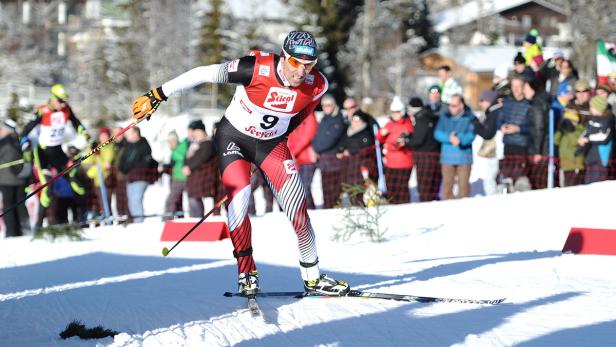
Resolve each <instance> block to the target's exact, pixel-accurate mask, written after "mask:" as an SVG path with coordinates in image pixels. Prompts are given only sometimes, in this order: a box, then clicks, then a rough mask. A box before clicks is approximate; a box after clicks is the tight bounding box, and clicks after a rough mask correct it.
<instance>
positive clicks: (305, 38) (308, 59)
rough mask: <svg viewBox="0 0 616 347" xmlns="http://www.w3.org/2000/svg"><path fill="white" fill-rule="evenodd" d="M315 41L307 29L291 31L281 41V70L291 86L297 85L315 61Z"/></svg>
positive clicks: (316, 49)
mask: <svg viewBox="0 0 616 347" xmlns="http://www.w3.org/2000/svg"><path fill="white" fill-rule="evenodd" d="M317 51H318V47H317V41H316V40H315V39H314V36H313V35H312V34H311V33H309V32H307V31H291V32H290V33H289V35H287V37H286V38H285V39H284V42H283V43H282V54H281V58H283V64H282V70H283V72H284V74H285V77H286V78H287V80H288V81H289V83H290V84H291V85H292V86H293V87H297V86H299V85H300V84H301V83H302V82H303V81H304V79H305V78H306V75H307V74H308V72H310V70H312V68H313V67H314V66H315V65H316V63H317Z"/></svg>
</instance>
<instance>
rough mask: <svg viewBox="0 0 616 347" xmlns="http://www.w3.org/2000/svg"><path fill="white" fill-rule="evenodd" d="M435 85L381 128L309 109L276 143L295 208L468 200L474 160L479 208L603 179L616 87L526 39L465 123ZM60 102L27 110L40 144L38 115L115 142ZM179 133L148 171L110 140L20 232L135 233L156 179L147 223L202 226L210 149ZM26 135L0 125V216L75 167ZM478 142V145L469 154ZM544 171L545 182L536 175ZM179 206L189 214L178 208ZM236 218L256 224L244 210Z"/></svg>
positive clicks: (446, 84) (42, 198) (449, 81)
mask: <svg viewBox="0 0 616 347" xmlns="http://www.w3.org/2000/svg"><path fill="white" fill-rule="evenodd" d="M437 74H438V78H439V83H437V84H434V85H431V86H430V87H429V88H428V89H427V90H426V92H425V94H424V95H415V96H412V97H411V98H410V99H409V100H408V102H405V101H403V100H402V99H401V98H400V97H398V96H395V97H393V98H392V100H391V103H390V107H389V114H388V117H387V120H386V121H381V122H380V123H381V124H379V122H377V119H376V118H375V117H373V116H372V115H370V114H368V113H367V112H366V111H365V109H363V108H362V105H361V103H360V100H359V99H358V98H355V97H346V98H345V99H343V100H336V99H335V98H334V97H333V95H331V94H325V95H324V96H323V97H322V99H321V104H320V112H317V114H316V115H315V114H311V115H310V116H309V117H308V118H307V119H306V120H305V121H304V122H303V123H302V124H301V125H300V126H299V127H298V128H297V129H296V130H295V131H294V132H293V133H291V134H288V144H289V149H290V150H291V154H292V155H293V157H294V158H295V164H296V166H297V167H298V169H299V171H300V176H301V178H302V181H303V184H304V188H305V191H306V195H307V207H308V208H310V209H315V208H333V207H335V206H337V205H339V204H340V203H341V201H343V200H344V196H345V185H361V186H363V187H366V188H368V187H376V186H377V182H379V178H380V179H381V181H383V183H384V184H383V185H382V186H381V185H380V184H379V185H378V186H379V188H380V190H381V194H382V197H383V198H385V199H386V201H387V202H388V203H391V204H403V203H409V202H410V201H411V194H410V192H411V191H410V188H409V181H410V179H411V176H412V175H413V174H414V175H415V177H416V182H417V195H418V199H419V201H422V202H424V201H435V200H440V199H453V198H464V197H468V196H470V191H471V189H470V177H471V169H472V168H473V159H474V158H476V157H475V155H478V156H479V157H482V158H485V159H486V163H487V165H485V166H483V167H482V169H483V170H485V171H486V172H484V173H483V174H482V175H481V177H482V178H483V190H484V193H485V194H496V193H502V192H514V191H525V190H530V189H543V188H547V187H550V186H560V187H568V186H574V185H579V184H586V183H592V182H597V181H602V180H608V179H615V178H616V161H615V160H614V131H615V125H614V124H615V114H614V112H613V110H614V107H616V74H614V73H612V74H611V75H610V76H608V79H607V81H606V82H605V83H599V82H596V83H595V82H593V83H591V81H589V80H588V79H584V78H580V76H579V75H578V73H577V71H576V69H575V65H574V63H573V62H572V61H571V60H569V59H567V58H566V57H565V54H564V53H563V52H561V51H556V52H554V53H553V54H552V56H550V57H544V55H543V53H542V49H541V47H540V45H538V43H537V38H536V36H533V35H530V34H529V35H528V37H527V38H526V42H525V44H524V47H523V48H522V51H521V52H519V53H518V54H516V55H515V56H514V57H512V60H511V64H510V65H509V64H508V66H505V65H503V66H500V67H499V68H497V69H496V70H495V71H494V79H493V82H494V85H493V87H492V88H489V89H486V90H483V91H482V92H481V94H480V98H479V109H478V110H476V111H473V110H471V108H470V107H469V105H468V104H467V102H466V101H465V100H464V97H463V95H464V88H463V85H462V84H460V83H459V82H458V80H456V78H455V77H454V73H453V71H452V69H451V67H450V66H447V65H443V66H441V67H440V68H439V69H438V72H437ZM602 82H603V81H602ZM54 87H56V86H54ZM67 99H68V95H67V94H66V93H65V92H63V91H62V93H58V88H56V90H55V91H54V89H53V88H52V96H51V98H50V102H49V105H45V106H44V107H43V108H39V109H38V110H37V117H38V118H37V119H38V122H39V124H40V125H41V134H42V133H43V132H44V131H46V130H43V129H44V128H45V124H46V123H45V122H46V118H45V117H47V116H46V115H49V117H51V119H55V118H54V117H60V116H61V117H64V118H62V119H63V123H62V127H59V126H57V125H54V126H52V127H51V131H52V133H53V132H54V131H55V132H57V131H60V130H61V131H62V132H63V131H64V130H63V127H64V126H65V124H66V125H69V120H70V123H72V125H73V126H74V127H75V129H76V130H78V133H80V134H83V135H84V136H85V137H86V140H87V141H88V142H89V143H90V145H91V148H95V147H96V146H97V145H98V144H101V143H106V142H107V141H108V140H109V139H110V137H111V136H112V135H113V134H119V133H121V132H122V130H123V128H115V129H113V130H112V129H109V128H107V127H105V126H102V127H99V128H98V129H96V130H95V132H96V134H97V136H96V138H89V136H88V135H87V134H88V132H87V131H85V128H83V130H84V131H81V130H80V129H78V128H79V127H82V125H81V123H79V121H78V120H76V118H75V116H74V114H73V113H72V110H70V106H68V102H67ZM52 100H53V102H52ZM338 101H341V102H340V103H339V102H338ZM46 112H47V113H46ZM65 116H66V117H65ZM53 124H57V122H56V123H53ZM187 128H188V129H187V134H188V136H187V138H180V137H179V136H178V134H177V133H176V132H175V131H172V132H170V133H169V134H168V136H167V144H168V148H169V151H170V152H171V154H170V156H169V158H170V160H169V161H168V162H165V163H159V162H157V161H156V160H154V159H153V157H152V150H151V147H150V144H149V143H148V141H147V139H146V138H144V137H142V136H141V133H140V130H139V128H138V127H137V126H134V127H132V128H130V129H129V130H128V131H126V132H125V133H122V134H121V135H119V136H117V138H116V139H115V141H114V142H111V143H109V144H108V145H106V146H104V147H103V148H102V150H101V151H99V152H97V153H95V154H94V155H92V156H90V157H88V158H87V159H86V160H84V161H83V162H81V163H80V165H77V166H75V167H74V168H72V169H71V170H70V171H68V173H67V174H66V175H64V177H62V178H61V179H58V180H56V181H54V182H53V184H51V185H49V186H48V187H46V188H45V189H43V190H42V191H41V192H40V193H39V194H38V198H39V208H38V215H37V216H36V217H35V218H32V219H34V220H36V221H35V223H33V227H34V228H40V227H42V226H43V225H44V223H45V220H46V221H47V224H50V225H52V224H64V223H69V220H70V221H72V222H85V221H87V220H89V219H92V218H96V217H99V216H100V217H101V218H105V217H106V218H109V216H111V215H116V216H125V218H127V219H128V220H130V221H132V222H135V223H139V222H141V221H143V219H144V218H145V217H147V216H146V215H145V213H144V207H143V198H144V194H145V192H146V190H147V188H148V186H149V185H151V184H153V183H154V182H156V181H158V180H159V179H160V178H161V176H162V175H169V182H170V183H169V195H168V196H167V198H166V200H165V205H164V206H165V210H164V213H161V214H160V215H159V216H160V217H161V218H163V219H166V220H167V219H174V218H178V217H182V216H184V214H185V211H187V213H188V215H189V216H191V217H201V216H202V215H203V214H204V212H205V211H204V204H203V198H212V199H214V201H218V200H219V199H221V198H222V196H223V188H222V186H221V182H220V179H219V173H218V158H217V156H216V150H217V149H216V148H214V145H213V143H212V135H213V134H208V132H207V131H206V127H205V125H204V123H203V122H202V121H201V120H194V121H192V122H190V123H189V124H188V125H187ZM20 130H21V131H20ZM26 130H27V131H26ZM31 130H32V129H31V127H30V128H29V127H28V125H27V126H26V127H24V129H18V126H17V124H16V123H15V122H14V121H12V120H10V119H7V120H5V121H4V122H2V124H1V127H0V191H1V192H2V198H3V206H4V209H7V208H9V207H11V206H13V205H15V204H17V203H18V202H19V201H20V200H21V199H23V198H24V197H25V194H26V187H28V186H31V187H34V188H36V187H37V185H40V184H45V182H46V181H47V180H49V179H50V178H52V177H54V175H56V174H57V173H58V172H60V171H62V170H63V168H66V167H68V166H71V165H72V164H73V163H74V162H75V160H78V159H79V158H80V153H79V150H78V149H77V148H74V147H69V148H68V150H67V152H68V153H66V154H64V152H62V151H61V150H60V152H57V149H55V151H51V150H50V149H49V146H42V145H41V144H40V143H39V144H38V145H37V144H30V143H29V141H24V139H27V138H28V136H27V135H28V133H27V132H29V131H31ZM212 131H213V132H215V131H216V130H215V127H214V129H213V130H212ZM89 133H92V132H89ZM477 136H478V137H479V138H480V139H478V140H477V141H479V142H480V143H481V144H480V146H479V148H475V151H473V143H474V142H476V137H477ZM54 144H55V146H59V143H54ZM52 147H53V146H52ZM499 148H502V150H499ZM87 151H89V148H88V149H86V150H85V152H87ZM551 153H553V156H551ZM551 164H553V167H554V170H553V171H550V170H549V168H550V165H551ZM317 172H318V173H319V174H320V183H321V195H322V199H320V200H319V201H320V202H321V203H319V204H317V201H316V200H317V199H314V197H313V195H314V194H313V192H312V187H313V186H314V184H313V179H314V177H315V173H317ZM550 172H553V176H552V177H550V174H549V173H550ZM251 183H252V189H253V193H254V191H255V190H257V188H259V187H261V188H262V191H263V196H264V198H265V201H266V206H265V211H266V212H271V211H272V210H273V206H274V205H273V194H272V192H271V190H270V189H269V187H268V185H267V183H266V182H265V180H264V179H263V177H262V175H261V174H260V172H258V171H257V170H255V169H254V168H253V170H252V176H251ZM31 189H32V188H31ZM184 195H186V196H187V197H188V198H187V201H188V206H184V203H183V202H184V200H185V199H184ZM351 203H357V204H362V203H366V202H365V201H351ZM112 206H113V207H115V209H113V208H112ZM69 211H70V213H69ZM249 213H251V214H255V213H256V208H255V203H254V198H253V199H252V200H251V204H250V207H249ZM69 217H71V218H69ZM3 219H4V224H5V230H6V236H19V235H22V233H23V231H24V230H25V229H29V228H30V227H31V225H30V217H29V216H28V213H27V211H26V209H25V207H24V206H23V204H21V205H20V206H18V207H17V208H14V209H11V211H10V212H9V213H7V214H6V215H5V216H4V217H3Z"/></svg>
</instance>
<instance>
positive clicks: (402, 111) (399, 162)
mask: <svg viewBox="0 0 616 347" xmlns="http://www.w3.org/2000/svg"><path fill="white" fill-rule="evenodd" d="M390 111H391V115H390V121H389V122H388V123H387V124H386V125H385V126H384V127H383V128H381V129H380V130H379V132H378V133H377V139H378V140H379V141H380V142H381V143H382V144H383V166H384V168H383V171H384V173H385V182H386V184H387V197H388V199H389V202H390V203H392V204H405V203H408V202H410V195H409V179H410V177H411V172H412V170H413V153H412V152H411V150H410V149H409V148H408V147H406V146H405V145H404V138H405V137H406V136H408V135H410V134H412V133H413V130H414V129H413V123H412V122H411V120H410V119H409V117H407V116H406V107H405V106H404V103H403V102H402V101H401V100H400V98H399V97H397V96H396V97H394V99H393V101H392V103H391V106H390Z"/></svg>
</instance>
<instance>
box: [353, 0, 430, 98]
mask: <svg viewBox="0 0 616 347" xmlns="http://www.w3.org/2000/svg"><path fill="white" fill-rule="evenodd" d="M424 5H425V2H424V1H418V0H391V1H380V2H376V1H366V4H365V5H364V10H363V11H362V13H361V14H360V16H359V18H358V19H357V22H356V24H355V26H354V27H353V29H352V31H351V35H350V39H349V42H348V43H347V45H346V46H345V47H344V51H343V52H341V56H342V57H343V59H342V61H343V62H345V63H346V64H347V66H348V67H349V69H350V71H351V76H353V79H352V90H351V92H352V93H353V94H355V95H358V96H362V97H366V96H368V97H373V98H374V97H377V98H379V97H380V98H391V97H392V96H393V95H400V96H408V95H409V94H410V93H411V91H412V90H413V89H414V76H415V75H416V69H417V68H418V65H419V64H418V60H417V53H418V52H419V51H420V50H421V49H423V47H425V45H426V41H425V40H424V39H423V37H421V36H420V35H421V32H420V30H418V26H421V25H425V23H426V21H425V20H424V19H423V18H421V13H425V12H422V6H424ZM420 23H424V24H420ZM422 30H425V28H423V29H422ZM427 32H429V30H428V31H427Z"/></svg>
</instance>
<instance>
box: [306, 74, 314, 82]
mask: <svg viewBox="0 0 616 347" xmlns="http://www.w3.org/2000/svg"><path fill="white" fill-rule="evenodd" d="M306 84H314V75H313V74H308V75H306Z"/></svg>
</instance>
